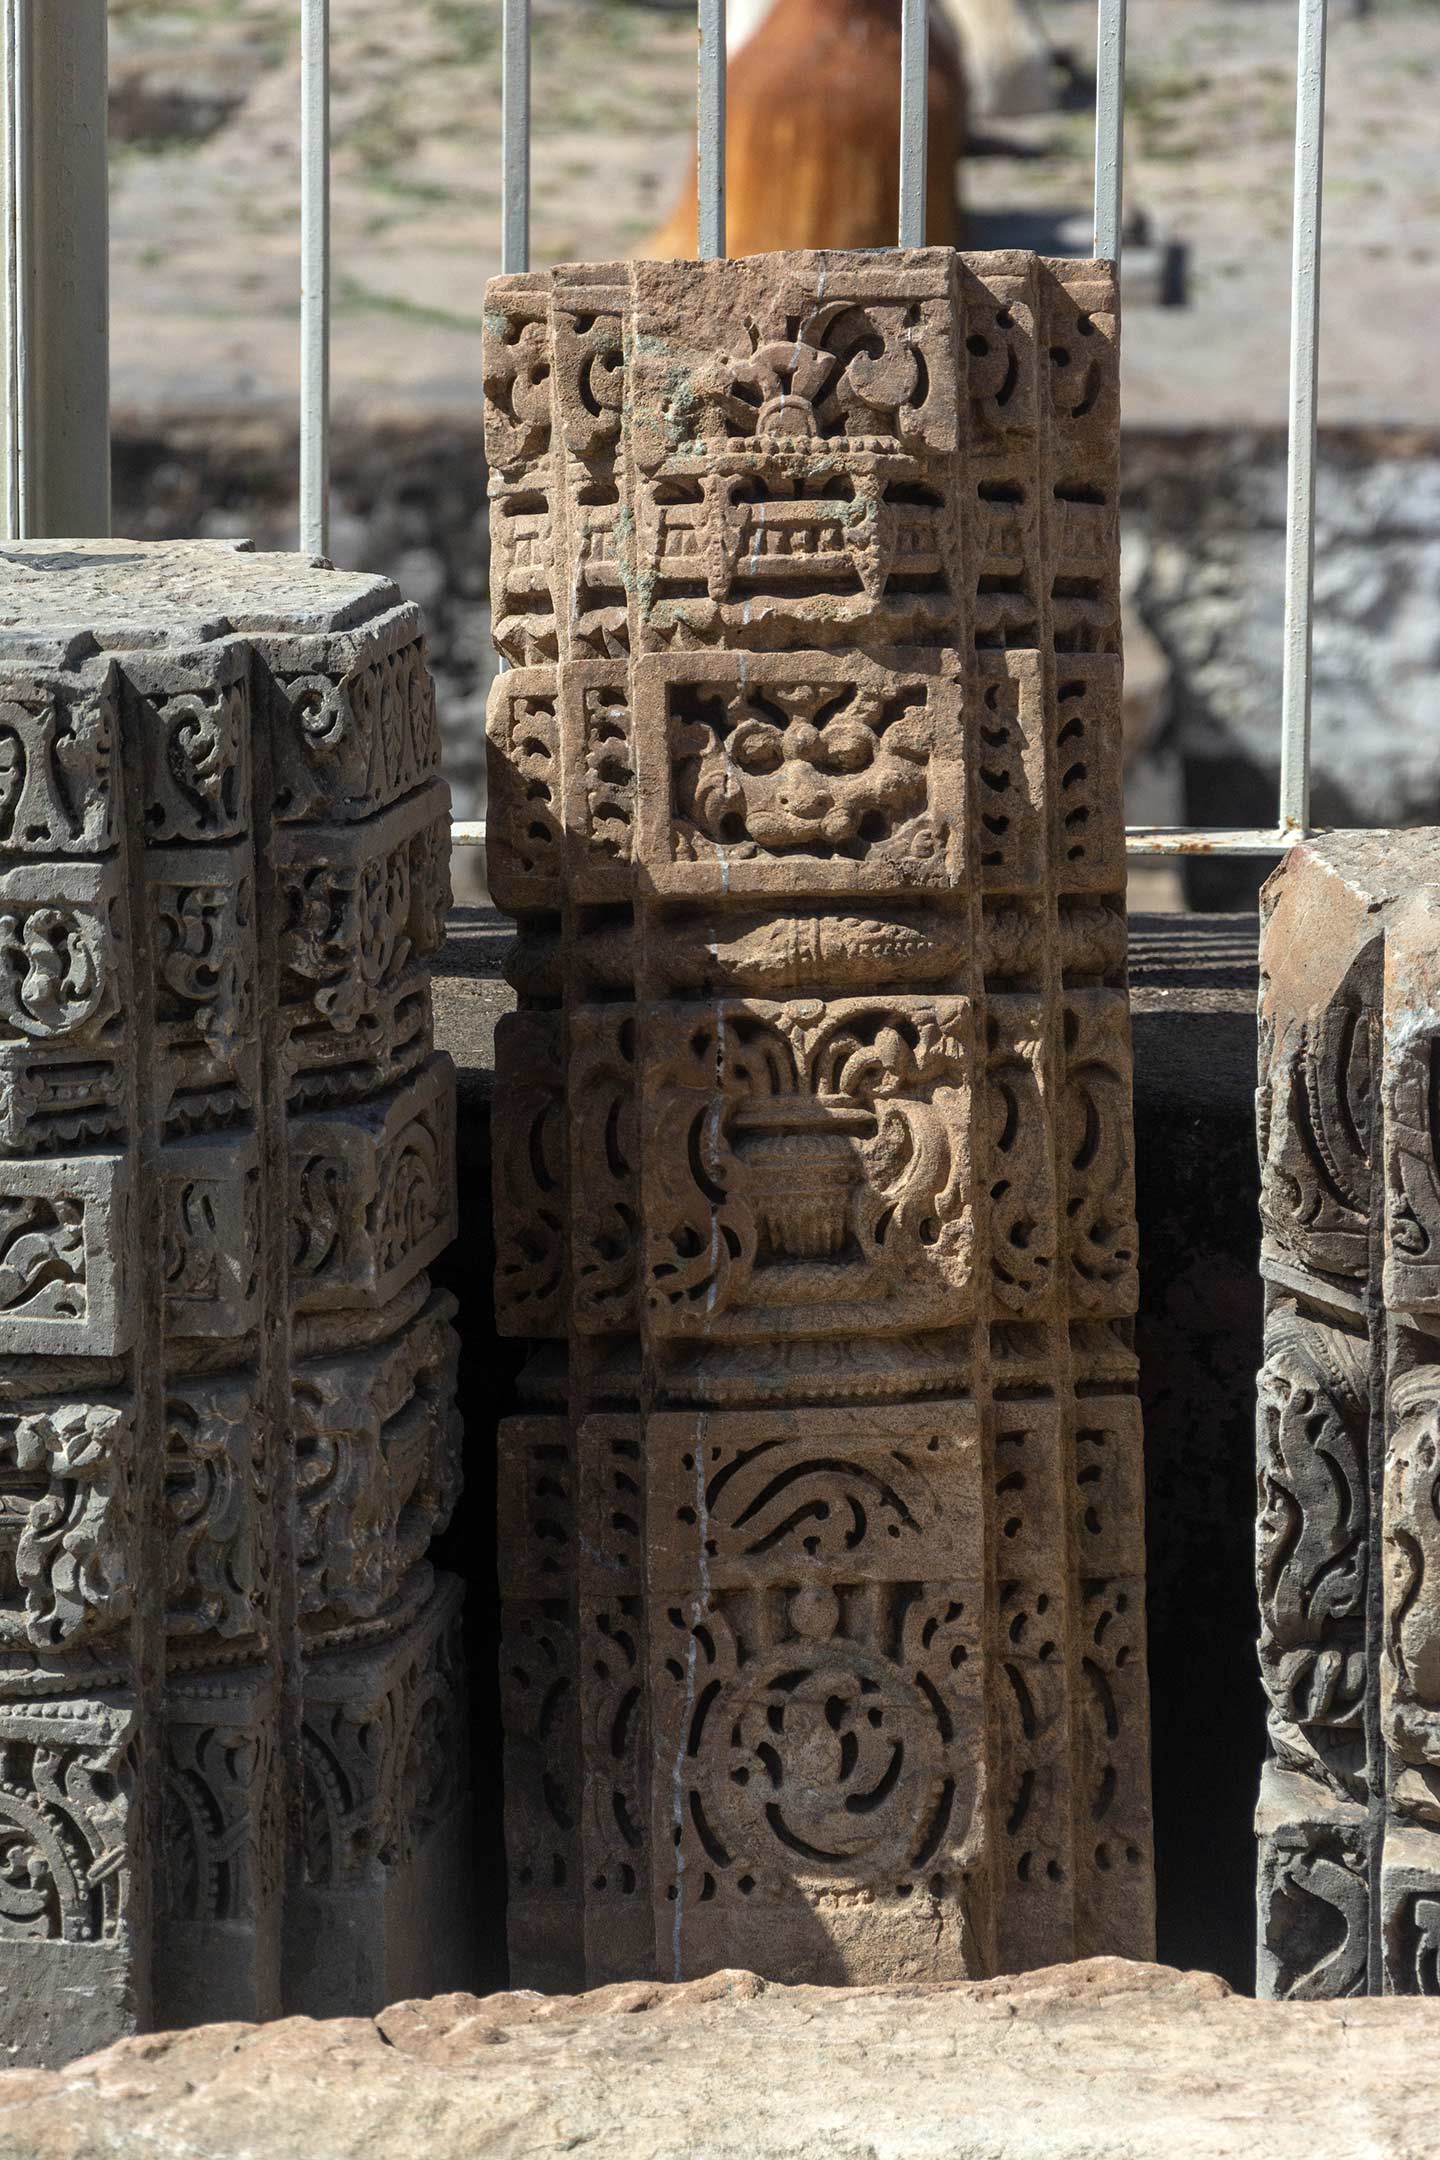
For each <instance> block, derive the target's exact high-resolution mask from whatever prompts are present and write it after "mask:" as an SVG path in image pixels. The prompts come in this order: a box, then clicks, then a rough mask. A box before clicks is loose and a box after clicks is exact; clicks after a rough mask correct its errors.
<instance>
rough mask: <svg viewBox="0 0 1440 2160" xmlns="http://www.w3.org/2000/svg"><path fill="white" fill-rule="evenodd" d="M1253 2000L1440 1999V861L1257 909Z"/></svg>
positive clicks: (1403, 863) (1333, 858) (1394, 839)
mask: <svg viewBox="0 0 1440 2160" xmlns="http://www.w3.org/2000/svg"><path fill="white" fill-rule="evenodd" d="M1263 908H1264V912H1263V916H1262V941H1261V992H1260V1039H1261V1047H1260V1064H1261V1087H1260V1098H1259V1101H1260V1148H1261V1211H1262V1220H1263V1225H1264V1244H1263V1247H1262V1267H1263V1271H1264V1275H1265V1294H1266V1323H1265V1364H1264V1368H1263V1370H1262V1372H1261V1375H1260V1404H1259V1515H1258V1527H1257V1561H1258V1575H1259V1586H1260V1606H1261V1640H1260V1664H1261V1672H1262V1675H1263V1677H1264V1682H1265V1688H1266V1694H1267V1696H1268V1700H1269V1727H1270V1743H1271V1759H1270V1761H1269V1763H1268V1764H1267V1767H1266V1771H1265V1781H1264V1785H1263V1788H1262V1793H1261V1802H1260V1811H1259V1818H1258V1828H1259V1832H1260V1841H1261V1842H1260V1914H1259V1920H1260V1939H1259V1984H1260V1990H1261V1993H1262V1994H1266V1995H1272V1996H1283V1997H1290V1998H1295V1999H1309V1998H1327V1997H1333V1996H1344V1995H1365V1994H1375V1995H1378V1994H1381V1993H1387V1994H1437V1993H1440V1965H1437V1960H1440V1663H1437V1645H1440V1580H1437V1576H1436V1571H1435V1567H1434V1564H1433V1563H1434V1560H1435V1557H1436V1555H1437V1553H1440V1516H1437V1512H1436V1494H1437V1489H1440V1488H1437V1471H1440V1454H1437V1450H1440V1434H1437V1424H1436V1419H1437V1404H1440V1168H1437V1162H1440V1157H1437V1142H1440V1134H1437V1128H1436V1105H1437V1102H1440V1093H1437V1078H1440V1047H1437V1045H1440V847H1437V844H1436V840H1435V836H1434V834H1433V833H1430V832H1414V833H1391V832H1387V833H1338V834H1332V835H1331V836H1329V837H1328V838H1326V839H1324V840H1317V841H1307V842H1306V843H1305V844H1304V845H1303V846H1301V847H1298V848H1296V849H1294V850H1293V851H1292V853H1291V854H1290V855H1289V856H1288V857H1287V859H1286V861H1285V863H1284V864H1283V865H1282V867H1281V868H1280V869H1279V870H1278V871H1277V872H1276V873H1275V875H1274V876H1273V877H1272V878H1271V880H1270V882H1269V884H1268V885H1267V886H1266V888H1265V892H1264V896H1263Z"/></svg>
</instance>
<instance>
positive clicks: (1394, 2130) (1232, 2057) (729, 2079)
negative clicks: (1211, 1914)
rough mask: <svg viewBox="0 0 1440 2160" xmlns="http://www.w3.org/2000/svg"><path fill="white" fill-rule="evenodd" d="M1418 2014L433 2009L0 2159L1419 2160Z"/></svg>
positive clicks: (1421, 2064)
mask: <svg viewBox="0 0 1440 2160" xmlns="http://www.w3.org/2000/svg"><path fill="white" fill-rule="evenodd" d="M1437 2042H1440V2018H1437V2013H1436V2011H1435V2009H1434V2007H1433V2006H1432V2005H1430V2004H1428V2003H1424V2002H1416V2001H1410V2002H1374V2001H1371V2002H1352V2003H1306V2004H1289V2005H1281V2004H1270V2003H1255V2002H1250V2001H1247V2000H1246V1999H1245V1998H1243V1997H1241V1996H1238V1995H1233V1994H1231V1992H1230V1990H1229V1989H1228V1988H1227V1987H1226V1986H1225V1984H1224V1982H1223V1981H1221V1980H1217V1979H1216V1978H1214V1977H1213V1976H1212V1975H1211V1974H1208V1973H1180V1972H1175V1971H1172V1970H1170V1969H1168V1968H1166V1967H1164V1966H1158V1965H1143V1964H1128V1963H1126V1962H1124V1961H1123V1960H1121V1959H1108V1958H1099V1959H1093V1960H1090V1961H1088V1962H1086V1963H1083V1964H1079V1965H1061V1966H1053V1967H1050V1968H1049V1969H1048V1970H1046V1971H1042V1972H1035V1973H1030V1974H1027V1975H1024V1976H1022V1977H1020V1978H1018V1979H1010V1980H992V1981H980V1982H973V1983H962V1984H959V1985H943V1984H942V1985H930V1986H925V1985H921V1986H913V1987H907V1988H852V1989H845V1988H838V1989H826V1988H811V1987H780V1986H774V1985H767V1983H766V1982H765V1981H763V1980H760V1979H758V1978H757V1977H756V1976H755V1975H754V1974H753V1973H747V1972H720V1973H715V1974H713V1975H711V1976H710V1977H709V1978H707V1979H703V1980H696V1981H690V1982H686V1983H684V1984H682V1985H680V1986H670V1987H667V1986H660V1985H654V1984H650V1983H639V1982H636V1983H626V1984H621V1985H618V1986H613V1987H608V1988H600V1989H597V1990H596V1991H595V1992H594V1993H592V1994H590V1995H582V1996H568V1997H567V1996H551V1997H546V1996H543V1995H534V1994H519V1995H517V1994H510V1995H492V1996H488V1997H485V1998H477V1997H475V1996H470V1995H448V1996H439V1997H437V1998H435V1999H434V2000H433V2001H430V2002H408V2003H399V2004H397V2005H395V2006H394V2008H392V2009H389V2010H386V2011H383V2012H382V2013H381V2014H380V2016H379V2017H377V2018H374V2019H373V2020H372V2019H369V2018H341V2019H335V2020H333V2021H331V2022H328V2023H317V2022H315V2021H313V2020H311V2019H308V2018H288V2019H285V2020H284V2021H282V2022H280V2023H277V2024H273V2025H268V2026H256V2025H211V2026H205V2027H201V2028H199V2029H197V2030H194V2031H191V2032H187V2033H178V2034H161V2035H156V2036H154V2037H151V2038H148V2039H141V2040H130V2041H124V2042H122V2043H121V2044H120V2045H118V2046H116V2047H113V2048H111V2049H109V2050H107V2052H106V2053H104V2054H102V2055H93V2056H90V2057H89V2058H87V2059H86V2060H85V2061H83V2062H78V2063H75V2064H72V2065H71V2067H70V2068H69V2069H68V2070H66V2071H64V2072H61V2073H59V2074H47V2073H43V2072H36V2071H11V2072H8V2073H6V2074H5V2075H4V2076H3V2077H0V2160H92V2156H93V2160H98V2156H100V2155H102V2154H103V2155H104V2156H105V2160H154V2156H155V2155H157V2154H161V2153H163V2154H173V2155H177V2156H179V2155H186V2156H189V2155H199V2154H203V2155H204V2156H205V2160H301V2156H303V2160H340V2156H342V2155H344V2156H347V2160H348V2156H356V2160H361V2156H363V2160H371V2156H374V2160H379V2156H381V2155H384V2156H385V2160H407V2156H409V2155H411V2154H414V2155H421V2154H423V2155H424V2156H425V2160H478V2156H482V2155H483V2156H486V2160H521V2156H522V2155H523V2156H524V2160H550V2156H551V2155H559V2154H562V2153H583V2154H584V2155H585V2156H586V2160H782V2156H783V2160H822V2156H823V2160H1162V2156H1163V2160H1430V2155H1431V2154H1433V2153H1434V2151H1435V2150H1436V2147H1437V2143H1440V2098H1437V2096H1436V2092H1435V2085H1434V2080H1433V2078H1432V2077H1430V2076H1429V2075H1428V2074H1427V2069H1428V2065H1430V2064H1432V2063H1433V2061H1434V2051H1435V2049H1436V2046H1437Z"/></svg>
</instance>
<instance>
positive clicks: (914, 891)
mask: <svg viewBox="0 0 1440 2160" xmlns="http://www.w3.org/2000/svg"><path fill="white" fill-rule="evenodd" d="M1114 330H1115V320H1114V295H1113V289H1112V284H1111V279H1110V274H1109V272H1108V270H1107V269H1106V268H1105V267H1104V266H1102V265H1092V264H1075V265H1060V266H1050V265H1042V264H1040V263H1038V262H1036V261H1035V260H1034V259H1033V258H1029V257H1025V256H1019V255H1015V256H1005V257H1003V258H993V259H992V258H985V257H975V258H969V259H967V260H965V261H962V260H961V259H960V258H957V257H955V256H953V255H950V254H948V253H946V252H945V251H943V250H924V251H906V252H902V253H899V254H897V255H894V256H892V257H886V258H880V257H876V258H873V259H872V258H866V257H852V256H841V255H825V256H813V257H812V256H793V257H792V256H784V257H776V258H771V259H750V260H743V261H735V262H725V263H718V264H703V265H698V266H697V265H693V264H685V263H637V264H619V263H617V264H605V265H600V266H592V267H585V268H576V269H563V270H558V271H555V272H549V273H535V274H528V273H527V274H526V275H525V276H523V277H519V278H503V279H501V280H499V281H498V282H497V283H496V284H495V285H493V286H492V287H491V290H490V295H489V301H488V306H487V350H486V376H487V397H488V400H489V409H488V412H487V447H488V452H489V457H490V464H491V483H490V494H491V529H492V536H493V547H494V568H493V571H492V591H493V611H494V618H495V633H494V634H495V639H496V643H497V645H498V646H499V647H500V650H501V651H502V652H503V653H504V654H505V656H506V658H507V659H508V660H509V661H510V662H511V663H512V664H511V666H510V667H509V669H508V670H507V671H506V672H505V673H503V674H502V675H501V676H500V677H499V678H498V679H497V682H496V684H495V687H494V689H493V690H492V692H491V697H490V705H489V713H488V720H487V735H488V742H489V759H490V775H491V784H490V809H489V834H490V866H491V878H492V889H493V891H494V893H495V897H496V899H497V901H498V903H499V904H500V905H501V906H502V907H505V908H507V909H508V910H510V911H511V912H512V913H514V914H515V915H517V916H518V917H519V920H520V935H519V939H518V942H517V948H516V955H515V959H514V961H513V963H512V967H511V971H510V972H511V979H512V981H513V982H514V984H515V986H516V989H517V992H518V994H519V1002H520V1010H519V1012H518V1013H516V1014H514V1015H513V1016H507V1017H506V1018H505V1019H504V1020H503V1021H502V1022H501V1024H500V1027H499V1029H498V1031H497V1048H496V1060H497V1086H496V1115H495V1128H494V1158H495V1204H496V1230H497V1247H498V1266H497V1306H498V1310H499V1314H500V1324H501V1326H502V1328H503V1329H504V1331H505V1332H506V1333H507V1334H510V1335H514V1336H520V1337H524V1338H527V1339H528V1341H529V1344H530V1348H531V1356H530V1360H529V1362H528V1364H527V1366H526V1368H525V1373H524V1377H523V1379H522V1383H521V1386H522V1390H523V1397H522V1399H523V1401H524V1404H525V1406H526V1414H524V1415H521V1416H517V1417H514V1418H511V1419H507V1420H506V1421H505V1424H504V1426H503V1428H502V1437H501V1445H500V1520H501V1535H500V1551H501V1556H502V1558H501V1568H502V1584H501V1589H502V1598H503V1602H504V1608H505V1619H504V1649H503V1653H502V1659H501V1675H502V1694H503V1716H504V1722H505V1731H506V1770H505V1776H506V1836H507V1843H508V1848H509V1855H510V1866H511V1898H510V1906H509V1928H510V1941H511V1955H512V1969H513V1971H514V1973H515V1976H516V1978H517V1980H520V1981H523V1982H524V1983H525V1984H527V1985H534V1986H537V1987H543V1988H546V1989H562V1990H569V1989H573V1988H575V1987H578V1986H581V1985H583V1984H585V1983H586V1982H587V1981H588V1982H590V1983H591V1984H594V1983H596V1982H599V1981H602V1980H610V1979H616V1978H623V1977H626V1976H632V1975H639V1974H650V1973H659V1974H660V1975H661V1976H663V1977H665V1978H672V1977H673V1978H681V1977H684V1976H685V1975H686V1974H689V1973H700V1972H706V1971H710V1970H713V1969H715V1968H716V1967H717V1966H720V1965H736V1964H738V1965H746V1966H751V1967H753V1968H755V1969H757V1970H760V1971H762V1972H765V1973H768V1974H772V1975H774V1976H776V1977H779V1978H784V1979H794V1980H835V1981H844V1980H865V1979H871V1978H876V1979H878V1978H888V1979H894V1978H897V1977H907V1978H916V1979H919V1978H931V1979H933V1978H937V1977H942V1976H952V1977H953V1976H961V1975H967V1974H976V1973H981V1972H988V1971H993V1970H997V1969H1013V1968H1015V1967H1020V1966H1028V1965H1035V1964H1041V1963H1044V1962H1046V1961H1047V1960H1050V1959H1053V1958H1056V1957H1066V1956H1070V1955H1074V1954H1076V1953H1080V1952H1086V1951H1090V1950H1094V1951H1102V1950H1110V1951H1119V1952H1123V1953H1125V1954H1129V1955H1136V1956H1145V1955H1148V1954H1149V1951H1150V1947H1151V1928H1152V1906H1151V1899H1150V1889H1149V1876H1150V1846H1151V1838H1150V1823H1149V1812H1148V1799H1147V1793H1146V1778H1147V1767H1148V1765H1147V1751H1146V1702H1145V1673H1144V1641H1143V1611H1144V1603H1143V1569H1144V1560H1143V1545H1142V1542H1141V1537H1140V1514H1141V1479H1140V1475H1139V1450H1140V1437H1139V1423H1138V1412H1137V1408H1136V1403H1135V1399H1134V1387H1135V1366H1134V1358H1133V1355H1132V1353H1131V1351H1130V1349H1129V1345H1128V1340H1127V1339H1126V1331H1127V1324H1128V1318H1129V1316H1130V1315H1131V1314H1132V1313H1133V1311H1134V1309H1135V1301H1136V1252H1135V1230H1134V1198H1133V1185H1132V1173H1131V1135H1130V1109H1129V1089H1130V1062H1129V1042H1128V1016H1127V1011H1126V1004H1125V997H1124V990H1123V985H1124V968H1125V924H1124V905H1123V894H1124V874H1125V871H1124V843H1123V832H1122V817H1121V787H1120V771H1121V748H1122V745H1121V735H1120V727H1121V721H1120V696H1119V690H1120V658H1119V636H1118V626H1119V608H1118V560H1117V550H1118V532H1117V525H1116V510H1117V501H1118V488H1117V478H1116V454H1117V445H1118V436H1117V430H1116V404H1115V384H1114V376H1115V345H1114ZM1052 348H1053V349H1052Z"/></svg>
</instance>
